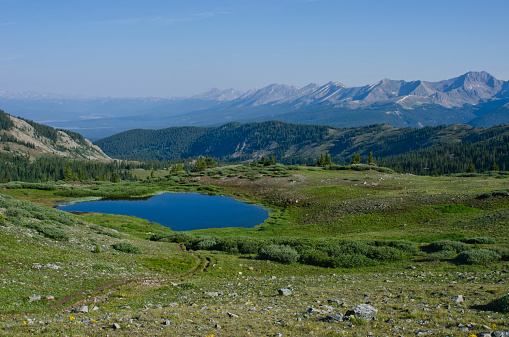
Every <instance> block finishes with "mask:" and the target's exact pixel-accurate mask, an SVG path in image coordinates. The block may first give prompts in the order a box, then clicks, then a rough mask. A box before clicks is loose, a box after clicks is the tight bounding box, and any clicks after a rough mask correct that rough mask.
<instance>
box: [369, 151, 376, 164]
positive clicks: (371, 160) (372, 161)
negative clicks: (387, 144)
mask: <svg viewBox="0 0 509 337" xmlns="http://www.w3.org/2000/svg"><path fill="white" fill-rule="evenodd" d="M368 164H369V165H375V159H374V158H373V152H370V153H369V158H368Z"/></svg>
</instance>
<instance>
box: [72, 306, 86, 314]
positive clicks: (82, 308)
mask: <svg viewBox="0 0 509 337" xmlns="http://www.w3.org/2000/svg"><path fill="white" fill-rule="evenodd" d="M72 311H74V312H82V313H87V312H88V306H87V305H82V306H79V307H75V308H73V309H72Z"/></svg>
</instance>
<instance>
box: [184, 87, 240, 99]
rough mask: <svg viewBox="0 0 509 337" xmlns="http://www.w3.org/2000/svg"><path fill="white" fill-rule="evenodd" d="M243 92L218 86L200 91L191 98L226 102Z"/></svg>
mask: <svg viewBox="0 0 509 337" xmlns="http://www.w3.org/2000/svg"><path fill="white" fill-rule="evenodd" d="M243 93H244V92H242V91H240V90H236V89H233V88H230V89H225V90H221V89H218V88H211V89H207V90H205V91H202V92H200V93H199V94H197V95H194V96H192V97H191V98H195V99H200V100H204V101H219V102H228V101H233V100H234V99H236V98H237V97H239V96H241V95H242V94H243Z"/></svg>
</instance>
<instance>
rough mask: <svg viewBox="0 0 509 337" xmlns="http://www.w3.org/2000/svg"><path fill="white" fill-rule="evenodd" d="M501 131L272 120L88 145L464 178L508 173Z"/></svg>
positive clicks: (507, 130)
mask: <svg viewBox="0 0 509 337" xmlns="http://www.w3.org/2000/svg"><path fill="white" fill-rule="evenodd" d="M508 135H509V126H508V125H499V126H495V127H491V128H487V129H485V128H474V127H471V126H468V125H453V126H437V127H424V128H420V129H414V128H394V127H392V126H389V125H371V126H365V127H357V128H333V127H328V126H316V125H301V124H288V123H283V122H277V121H269V122H262V123H246V124H240V123H229V124H225V125H223V126H220V127H208V128H193V127H184V128H176V127H173V128H168V129H163V130H139V129H138V130H132V131H126V132H123V133H120V134H117V135H114V136H111V137H108V138H105V139H102V140H99V141H97V142H95V144H96V145H98V146H100V147H101V148H102V149H103V150H104V151H105V153H107V154H108V155H110V156H112V157H114V158H119V159H127V160H177V159H182V158H195V157H197V156H200V155H201V156H205V155H209V156H212V157H214V158H216V159H219V160H222V161H226V162H240V161H249V160H253V159H260V158H261V157H262V156H264V155H265V156H267V155H269V154H270V153H273V154H274V156H275V158H276V160H277V161H278V162H281V163H285V164H309V163H312V162H314V161H315V160H316V158H317V157H319V156H320V154H321V153H323V152H325V151H328V152H329V154H330V155H331V157H332V160H333V161H334V162H335V163H338V164H347V163H350V161H351V158H352V156H353V155H354V154H355V153H359V154H360V155H361V158H362V161H367V158H368V155H369V153H370V152H372V153H373V154H374V156H375V158H376V160H377V161H378V162H379V163H381V164H382V163H383V165H384V166H387V167H391V168H394V169H396V170H398V171H400V172H411V173H416V174H444V173H456V172H464V171H465V169H466V167H467V165H468V164H469V162H470V160H473V162H474V164H475V167H476V168H477V170H480V171H486V170H489V169H490V168H491V166H493V163H496V164H497V165H496V166H498V167H499V168H500V169H504V168H505V167H508V168H509V156H508V153H509V149H508V147H507V136H508Z"/></svg>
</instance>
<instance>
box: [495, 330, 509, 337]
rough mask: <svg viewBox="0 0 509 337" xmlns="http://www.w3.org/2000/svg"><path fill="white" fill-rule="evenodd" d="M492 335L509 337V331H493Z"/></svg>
mask: <svg viewBox="0 0 509 337" xmlns="http://www.w3.org/2000/svg"><path fill="white" fill-rule="evenodd" d="M491 335H492V336H493V337H509V331H493V332H492V333H491Z"/></svg>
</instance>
